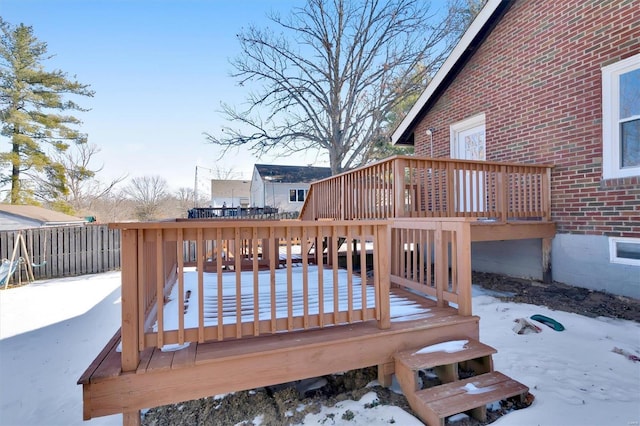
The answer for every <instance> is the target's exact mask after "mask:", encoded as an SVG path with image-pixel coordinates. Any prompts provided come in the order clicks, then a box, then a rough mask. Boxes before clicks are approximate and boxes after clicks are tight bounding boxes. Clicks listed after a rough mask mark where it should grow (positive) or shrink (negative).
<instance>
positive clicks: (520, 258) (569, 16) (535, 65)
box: [392, 0, 640, 298]
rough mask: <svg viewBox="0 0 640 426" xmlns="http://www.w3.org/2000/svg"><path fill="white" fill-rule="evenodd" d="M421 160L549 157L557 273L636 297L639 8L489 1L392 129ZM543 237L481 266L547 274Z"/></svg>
mask: <svg viewBox="0 0 640 426" xmlns="http://www.w3.org/2000/svg"><path fill="white" fill-rule="evenodd" d="M392 140H393V142H394V143H395V144H409V145H414V146H415V152H416V155H418V156H432V157H451V158H467V159H480V160H489V161H502V162H514V163H537V164H553V165H554V168H553V171H552V187H551V194H552V219H553V220H554V221H555V223H556V225H557V235H556V237H555V238H554V240H553V243H552V252H551V264H552V268H553V269H552V271H553V279H554V280H556V281H560V282H565V283H568V284H572V285H577V286H582V287H587V288H591V289H596V290H601V289H603V290H606V291H609V292H612V293H617V294H622V295H627V296H631V297H635V298H640V3H639V2H638V1H637V0H632V1H625V0H613V1H607V2H602V1H583V0H563V1H554V0H538V1H533V0H510V1H496V0H489V1H488V2H487V4H486V6H485V7H484V8H483V10H482V11H481V13H480V14H479V15H478V17H477V18H476V20H475V21H474V22H473V23H472V25H471V26H470V28H469V29H468V30H467V32H466V33H465V34H464V36H463V38H462V39H461V41H460V43H459V44H458V46H457V47H456V48H455V50H454V51H453V52H452V54H451V56H450V57H449V58H448V59H447V61H446V62H445V64H444V65H443V66H442V68H441V69H440V70H439V72H438V73H437V74H436V75H435V77H434V78H433V80H432V82H431V83H430V84H429V85H428V87H427V88H426V89H425V91H424V93H423V94H422V95H421V97H420V98H419V99H418V101H417V102H416V104H415V105H414V107H413V108H412V109H411V111H410V112H409V114H408V116H407V117H406V118H405V120H404V121H403V122H402V123H401V124H400V126H399V127H398V129H397V130H396V131H395V133H394V134H393V137H392ZM540 256H541V251H540V240H524V241H505V242H490V243H474V247H473V255H472V259H473V262H474V265H473V267H474V269H476V270H484V271H491V272H501V273H507V274H509V275H514V276H518V275H519V276H524V277H532V278H541V275H542V270H541V268H540V266H539V265H540V264H541V262H540Z"/></svg>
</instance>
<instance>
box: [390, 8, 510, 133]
mask: <svg viewBox="0 0 640 426" xmlns="http://www.w3.org/2000/svg"><path fill="white" fill-rule="evenodd" d="M514 2H515V0H488V1H487V3H486V4H485V5H484V7H483V8H482V10H481V11H480V13H478V15H477V16H476V18H475V19H474V20H473V22H472V23H471V25H470V26H469V28H467V31H465V33H464V34H463V35H462V37H461V38H460V41H459V42H458V44H457V45H456V47H455V48H454V49H453V50H452V51H451V53H450V54H449V56H448V57H447V60H446V61H444V63H443V64H442V66H441V67H440V69H439V70H438V72H437V73H436V75H435V76H433V79H432V80H431V81H430V82H429V84H428V85H427V87H426V88H425V89H424V91H423V92H422V94H421V95H420V97H419V98H418V100H417V101H416V103H415V104H414V105H413V107H412V108H411V110H409V112H408V113H407V115H406V117H405V118H404V119H403V120H402V122H400V124H399V125H398V127H397V128H396V130H395V131H394V132H393V134H392V135H391V142H392V143H393V144H394V145H395V144H399V145H413V129H414V128H415V126H416V125H417V124H418V123H419V122H420V120H421V119H422V117H423V116H424V115H425V114H426V113H427V112H428V111H429V109H430V108H431V107H432V106H433V105H434V104H435V102H436V101H437V100H438V98H439V97H440V96H441V95H442V94H443V93H444V91H445V90H446V89H447V87H449V85H450V84H451V82H453V80H454V79H455V77H456V76H457V74H458V73H459V72H460V70H461V69H462V68H463V67H464V65H465V64H466V63H467V61H468V60H469V59H471V57H472V56H473V54H474V53H475V52H476V50H477V49H478V47H480V45H481V44H482V42H483V41H484V40H485V38H486V37H487V36H488V35H489V33H490V32H491V30H493V28H494V27H495V26H496V24H497V23H498V21H500V18H502V16H503V15H504V14H505V13H506V11H507V10H508V9H509V7H511V5H512V4H513V3H514Z"/></svg>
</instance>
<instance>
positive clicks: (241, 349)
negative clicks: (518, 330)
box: [78, 288, 479, 419]
mask: <svg viewBox="0 0 640 426" xmlns="http://www.w3.org/2000/svg"><path fill="white" fill-rule="evenodd" d="M392 293H393V294H394V295H397V296H400V297H403V298H407V299H410V300H412V301H414V302H415V303H416V304H419V305H420V306H422V307H424V308H425V309H428V310H429V314H428V315H426V316H422V317H418V319H398V318H391V322H390V327H389V328H387V329H380V328H379V327H378V326H377V324H376V322H375V321H368V322H361V323H357V324H352V325H348V326H334V327H327V328H323V329H314V330H309V331H298V332H292V333H278V334H275V335H268V336H260V337H253V338H243V339H233V340H227V341H222V342H207V343H197V342H196V343H191V344H190V345H189V346H188V347H187V348H185V349H181V350H179V351H174V352H162V351H161V350H160V349H158V348H147V349H146V350H145V351H143V352H142V354H141V357H140V362H139V365H138V367H137V368H136V370H135V371H131V372H123V371H122V366H121V362H120V359H121V357H120V353H119V352H116V347H117V346H118V343H119V341H120V333H119V332H118V333H117V334H116V335H115V336H114V338H113V339H112V340H111V342H109V344H108V345H107V346H106V347H105V349H104V350H103V352H102V353H101V354H100V355H99V356H98V357H97V358H96V360H95V361H94V363H93V364H92V365H91V366H90V367H89V368H88V369H87V371H86V372H85V373H84V374H83V375H82V377H81V378H80V379H79V381H78V383H79V384H81V385H83V390H84V418H85V419H90V418H92V417H97V416H105V415H110V414H114V413H129V412H137V410H140V409H143V408H149V407H153V406H158V405H163V404H170V403H177V402H180V401H184V400H190V399H196V398H201V397H206V396H211V395H216V394H221V393H227V392H232V391H240V390H245V389H253V388H256V387H260V386H266V385H273V384H278V383H284V382H288V381H294V380H298V379H304V378H309V377H316V376H321V375H325V374H331V373H336V372H341V371H347V370H352V369H356V368H363V367H368V366H376V365H378V366H381V368H380V370H379V371H380V373H379V374H380V375H381V379H382V381H383V382H385V381H388V379H389V376H390V375H391V374H392V373H393V372H394V364H393V356H394V354H395V353H396V352H397V351H398V350H403V349H407V348H411V347H419V346H425V345H430V344H434V343H438V342H441V341H444V340H448V339H450V338H459V339H462V338H469V339H478V321H479V318H478V317H476V316H461V315H458V311H457V309H454V308H452V307H438V306H437V303H436V302H435V301H433V300H430V299H426V298H423V297H420V296H417V295H415V294H413V293H411V292H408V291H405V290H402V289H400V288H394V289H392ZM385 377H386V379H385Z"/></svg>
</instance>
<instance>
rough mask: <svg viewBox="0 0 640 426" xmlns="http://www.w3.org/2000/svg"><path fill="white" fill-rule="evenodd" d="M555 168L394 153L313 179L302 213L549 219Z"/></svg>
mask: <svg viewBox="0 0 640 426" xmlns="http://www.w3.org/2000/svg"><path fill="white" fill-rule="evenodd" d="M552 167H553V166H551V165H539V164H517V163H501V162H492V161H472V160H458V159H450V158H424V157H411V156H402V155H398V156H393V157H390V158H387V159H385V160H382V161H378V162H376V163H373V164H370V165H367V166H364V167H361V168H359V169H355V170H351V171H348V172H344V173H341V174H339V175H335V176H331V177H329V178H326V179H323V180H320V181H317V182H314V183H313V184H312V185H311V188H310V190H309V193H308V195H307V198H306V200H305V204H304V206H303V208H302V210H301V213H300V218H301V219H305V220H314V219H340V220H353V219H387V218H400V217H476V218H487V219H493V220H497V221H500V222H507V221H509V220H543V221H549V220H550V219H551V186H550V185H551V183H550V182H551V169H552ZM398 182H401V184H400V185H398Z"/></svg>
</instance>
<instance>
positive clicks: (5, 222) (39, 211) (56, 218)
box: [0, 204, 85, 231]
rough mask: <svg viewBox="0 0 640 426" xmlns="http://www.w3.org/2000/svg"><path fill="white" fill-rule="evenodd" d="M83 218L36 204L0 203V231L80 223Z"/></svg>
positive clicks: (82, 221) (83, 221)
mask: <svg viewBox="0 0 640 426" xmlns="http://www.w3.org/2000/svg"><path fill="white" fill-rule="evenodd" d="M83 223H85V219H82V218H79V217H75V216H69V215H67V214H64V213H60V212H56V211H53V210H48V209H44V208H42V207H36V206H20V205H14V204H0V231H16V230H19V229H28V228H40V227H43V226H66V225H82V224H83Z"/></svg>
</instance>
